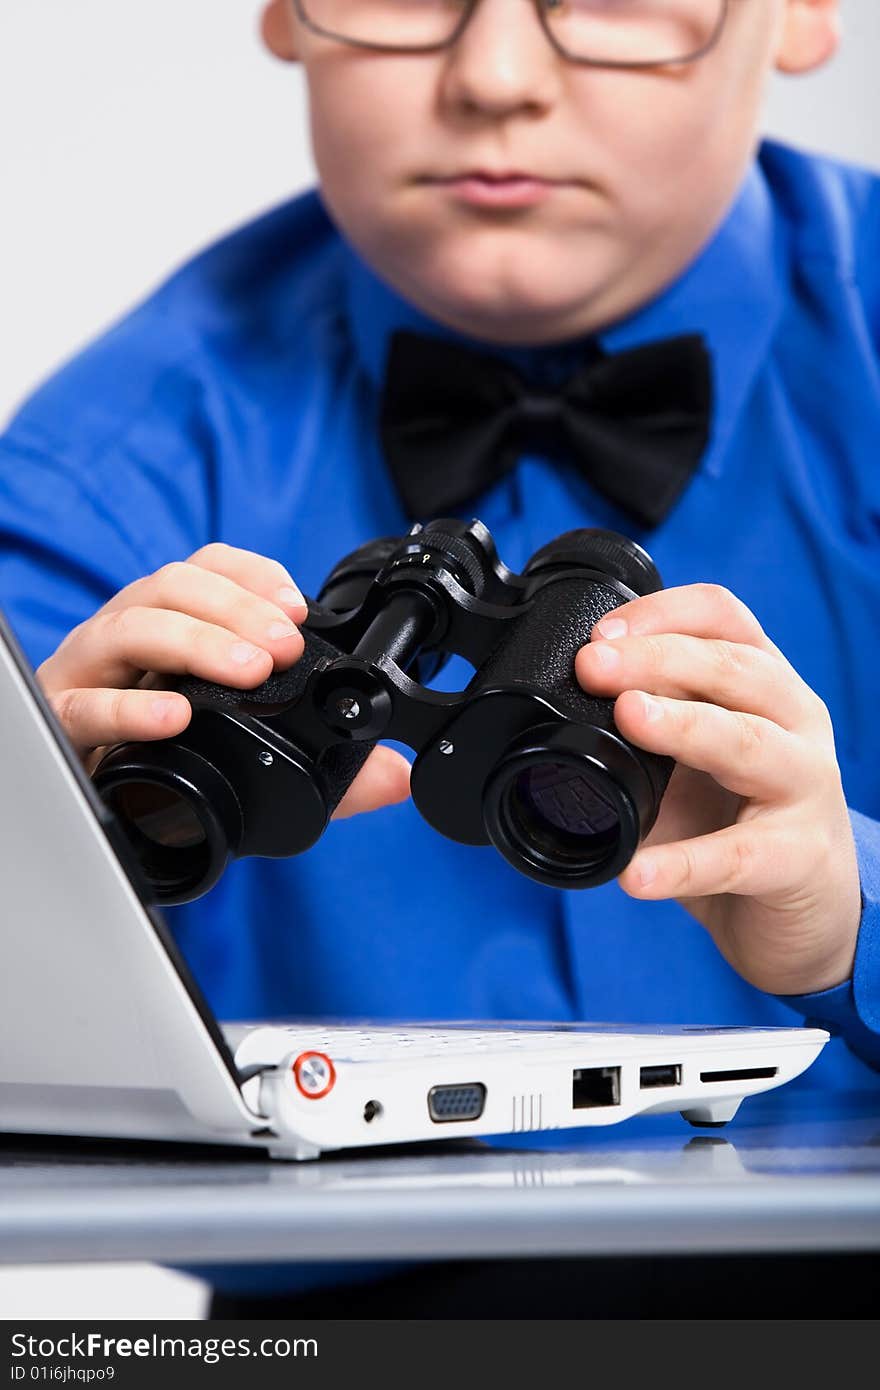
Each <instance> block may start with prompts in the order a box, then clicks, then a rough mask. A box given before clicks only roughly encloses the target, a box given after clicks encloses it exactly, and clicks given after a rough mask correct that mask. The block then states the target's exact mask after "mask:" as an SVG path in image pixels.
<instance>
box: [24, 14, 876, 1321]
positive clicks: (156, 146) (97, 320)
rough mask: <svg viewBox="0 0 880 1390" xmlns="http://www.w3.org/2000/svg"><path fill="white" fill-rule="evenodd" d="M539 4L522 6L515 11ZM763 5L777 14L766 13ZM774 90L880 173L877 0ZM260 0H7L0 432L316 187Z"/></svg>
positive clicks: (49, 1285) (74, 1309) (66, 1287)
mask: <svg viewBox="0 0 880 1390" xmlns="http://www.w3.org/2000/svg"><path fill="white" fill-rule="evenodd" d="M523 2H524V0H511V5H514V4H516V3H523ZM751 3H755V4H761V3H764V0H751ZM842 6H843V13H844V19H845V23H846V36H845V40H844V45H843V49H842V51H841V54H840V56H839V57H838V58H837V59H836V60H835V62H834V63H833V64H832V65H831V66H830V67H829V68H827V69H826V70H825V71H824V72H822V73H820V74H817V75H814V76H810V77H807V78H782V77H778V78H776V79H774V82H773V85H772V88H771V92H770V97H769V103H768V108H767V112H766V121H765V129H766V130H767V131H768V133H771V134H773V135H776V136H778V137H780V138H783V139H786V140H790V141H792V142H793V143H796V144H799V145H802V146H805V147H807V148H811V149H815V150H822V151H826V152H829V153H831V154H836V155H840V156H841V157H843V158H846V159H850V160H853V161H856V162H858V163H862V164H869V165H871V166H873V167H874V168H877V169H880V119H878V117H880V109H878V107H880V103H878V101H877V72H878V66H880V0H842ZM258 14H259V5H258V3H257V0H136V2H135V0H0V180H2V182H0V190H2V191H0V209H2V211H0V422H2V421H3V420H4V419H5V418H6V417H7V416H8V414H9V413H10V412H11V410H12V409H13V408H14V406H15V405H16V403H17V402H18V401H20V400H21V399H22V398H23V397H24V396H25V395H26V394H27V392H29V391H30V390H31V389H32V387H33V386H34V385H35V384H36V383H37V382H38V381H39V380H40V379H41V378H43V377H44V376H46V375H47V374H48V373H49V372H50V371H51V370H52V369H53V368H54V367H55V366H57V365H58V364H59V363H60V362H61V361H62V360H63V359H64V358H65V357H66V356H69V355H70V354H71V353H72V352H74V351H75V350H76V349H77V348H78V347H80V346H81V345H82V344H83V343H85V342H86V341H87V340H88V339H89V338H90V337H92V336H93V335H94V334H95V333H97V332H98V331H99V330H100V329H102V328H103V327H105V326H106V325H107V324H108V323H109V322H111V321H112V320H113V319H114V318H115V317H117V316H118V315H120V314H121V313H123V312H124V311H125V309H127V308H128V307H129V306H130V305H132V304H133V303H134V302H136V301H137V300H138V299H139V298H141V297H142V296H143V295H145V294H146V293H148V292H149V290H150V289H151V288H152V287H153V286H154V285H155V284H156V283H157V282H158V281H159V280H160V279H161V278H163V277H164V276H165V275H166V274H167V273H168V272H169V271H170V270H171V269H173V268H174V267H175V266H176V265H178V264H179V263H180V262H181V261H183V260H185V259H186V258H187V257H188V256H189V255H190V254H191V253H192V252H193V251H195V250H196V249H198V248H199V247H201V246H203V245H204V244H205V243H207V242H209V241H211V240H213V239H214V238H215V237H216V236H218V235H220V234H221V233H223V232H224V231H226V230H228V229H229V228H231V227H233V226H235V225H237V224H238V223H240V222H243V221H246V220H247V219H248V218H249V217H251V216H253V215H254V214H256V213H257V212H260V211H262V210H264V209H265V208H267V207H269V206H271V205H272V204H274V203H277V202H280V201H281V200H283V199H285V198H287V197H290V196H291V195H292V194H293V193H295V192H298V191H299V190H300V189H302V188H305V187H306V186H308V185H309V184H311V183H312V182H313V181H314V168H313V165H312V161H311V156H310V153H309V143H308V127H307V110H306V103H305V96H304V88H303V83H302V77H301V73H300V70H299V69H298V68H293V67H290V66H288V65H283V64H280V63H277V62H275V61H274V60H273V59H271V58H270V57H269V55H268V54H266V53H265V52H264V51H263V49H262V48H261V46H260V42H259V38H258V33H257V17H258ZM203 1305H204V1294H203V1290H202V1289H201V1287H200V1286H199V1285H198V1284H196V1283H195V1281H194V1280H190V1279H188V1278H185V1277H183V1276H178V1275H173V1274H170V1273H168V1272H166V1271H161V1270H157V1269H151V1268H150V1267H148V1266H130V1267H128V1268H125V1269H121V1268H112V1267H108V1266H100V1265H98V1266H92V1267H90V1268H88V1269H74V1268H71V1269H69V1270H64V1269H52V1270H31V1271H25V1272H22V1271H18V1270H14V1269H7V1270H0V1317H3V1318H11V1317H24V1318H27V1317H42V1318H51V1317H73V1318H78V1317H87V1316H90V1315H96V1314H100V1315H102V1316H103V1317H141V1318H149V1317H199V1316H201V1311H202V1308H203Z"/></svg>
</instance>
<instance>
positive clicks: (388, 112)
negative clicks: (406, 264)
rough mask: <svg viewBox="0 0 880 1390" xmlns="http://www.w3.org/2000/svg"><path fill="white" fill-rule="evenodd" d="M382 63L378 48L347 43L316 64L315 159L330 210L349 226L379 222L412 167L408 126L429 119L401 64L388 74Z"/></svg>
mask: <svg viewBox="0 0 880 1390" xmlns="http://www.w3.org/2000/svg"><path fill="white" fill-rule="evenodd" d="M398 62H399V60H398ZM382 67H383V64H382V60H381V59H377V57H376V56H375V55H368V56H367V57H366V58H365V57H364V56H363V55H359V54H357V53H355V54H353V55H352V54H351V53H347V52H345V51H344V50H336V51H335V52H334V53H333V54H332V55H329V56H328V58H327V60H326V61H325V62H324V63H319V62H313V63H312V64H311V66H310V71H309V116H310V122H311V142H312V150H313V154H314V158H315V164H316V167H317V170H318V175H319V179H320V183H321V187H322V192H323V194H324V196H325V198H326V201H327V203H328V205H329V207H330V209H331V211H333V212H334V214H336V216H337V219H338V220H339V221H341V222H342V223H343V225H346V226H348V227H351V226H352V225H353V226H354V227H355V228H357V227H359V226H363V227H364V228H365V229H366V228H368V227H369V226H370V225H371V224H372V223H373V221H374V220H375V218H376V217H377V215H378V211H379V209H380V208H381V207H382V206H383V204H384V203H385V202H386V200H387V198H388V194H389V190H390V189H391V188H392V187H393V185H394V183H395V181H396V180H397V179H399V177H400V170H401V169H402V168H405V167H406V161H407V140H408V136H407V132H413V131H415V130H417V129H422V128H423V125H424V115H423V113H422V114H419V94H418V93H417V92H413V91H412V90H411V84H408V83H406V82H403V81H402V80H401V73H400V70H399V66H398V67H397V68H395V69H394V71H393V72H392V71H389V72H388V73H387V74H385V75H383V72H382ZM383 94H384V95H383ZM421 106H422V107H423V106H424V94H422V97H421ZM409 138H410V140H411V139H412V137H411V136H410V137H409ZM419 153H421V154H422V155H423V154H424V151H418V150H417V151H416V154H417V155H418V154H419Z"/></svg>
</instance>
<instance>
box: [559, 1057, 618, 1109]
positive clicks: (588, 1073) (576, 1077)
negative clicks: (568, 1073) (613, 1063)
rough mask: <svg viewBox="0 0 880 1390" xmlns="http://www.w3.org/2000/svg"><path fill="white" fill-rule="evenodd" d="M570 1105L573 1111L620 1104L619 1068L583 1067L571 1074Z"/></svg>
mask: <svg viewBox="0 0 880 1390" xmlns="http://www.w3.org/2000/svg"><path fill="white" fill-rule="evenodd" d="M571 1083H572V1084H571V1103H572V1106H573V1107H574V1109H575V1110H596V1109H599V1108H600V1107H603V1106H608V1105H619V1104H620V1067H583V1068H578V1069H576V1070H575V1071H574V1072H572V1078H571Z"/></svg>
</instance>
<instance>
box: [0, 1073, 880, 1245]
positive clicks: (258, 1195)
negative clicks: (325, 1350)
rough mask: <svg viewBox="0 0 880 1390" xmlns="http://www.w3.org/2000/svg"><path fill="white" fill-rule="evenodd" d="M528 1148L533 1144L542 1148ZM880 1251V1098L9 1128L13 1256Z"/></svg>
mask: <svg viewBox="0 0 880 1390" xmlns="http://www.w3.org/2000/svg"><path fill="white" fill-rule="evenodd" d="M527 1144H528V1147H527ZM877 1249H880V1094H878V1092H877V1091H874V1092H873V1093H871V1094H867V1093H865V1094H857V1095H847V1096H837V1097H836V1098H834V1100H833V1103H832V1102H831V1101H830V1100H829V1098H828V1097H827V1096H826V1097H821V1096H818V1095H817V1094H811V1093H809V1092H805V1091H796V1090H794V1089H792V1088H786V1089H784V1090H782V1091H780V1092H771V1093H770V1094H768V1095H766V1096H763V1097H756V1098H754V1099H752V1100H751V1101H747V1102H746V1103H745V1104H744V1105H743V1107H742V1109H741V1111H740V1114H739V1116H738V1117H737V1118H736V1120H734V1121H733V1122H732V1124H730V1125H728V1126H727V1127H726V1128H725V1129H723V1130H706V1131H697V1130H695V1129H691V1128H690V1127H688V1126H687V1125H686V1124H685V1123H684V1121H682V1120H681V1119H680V1118H679V1117H678V1116H674V1117H673V1116H666V1117H659V1116H658V1117H653V1118H652V1117H642V1118H640V1119H637V1120H632V1121H627V1122H626V1123H624V1124H622V1125H617V1126H612V1127H609V1128H602V1129H591V1130H581V1131H577V1132H575V1133H574V1134H573V1135H569V1136H568V1137H567V1139H566V1140H565V1141H560V1139H559V1136H558V1135H557V1136H553V1138H552V1140H551V1139H550V1136H547V1141H546V1142H542V1144H541V1147H537V1145H536V1142H535V1136H533V1135H530V1136H528V1137H527V1138H522V1139H519V1140H517V1141H516V1146H515V1147H514V1141H504V1140H499V1141H496V1142H494V1143H493V1145H492V1146H491V1147H490V1146H486V1145H482V1144H479V1145H477V1144H474V1145H472V1146H467V1145H464V1146H462V1145H459V1146H455V1147H451V1146H450V1147H447V1146H440V1147H435V1146H433V1145H431V1146H420V1147H418V1148H409V1149H406V1150H401V1149H397V1150H391V1151H389V1150H385V1151H382V1150H372V1151H370V1152H369V1153H364V1152H363V1151H362V1152H360V1153H357V1154H351V1153H349V1154H346V1155H337V1156H330V1157H326V1158H323V1159H320V1160H318V1161H317V1162H311V1163H304V1164H281V1163H276V1162H273V1161H271V1160H269V1159H266V1158H263V1157H262V1156H261V1155H256V1154H250V1153H248V1154H246V1155H243V1154H241V1153H238V1152H236V1151H234V1150H229V1149H224V1150H222V1151H218V1150H213V1151H212V1150H201V1149H198V1150H196V1149H193V1148H191V1147H190V1148H187V1149H185V1150H180V1149H174V1148H171V1147H167V1146H164V1145H163V1146H158V1145H141V1146H139V1147H135V1146H132V1145H125V1146H123V1145H119V1144H98V1143H90V1142H83V1143H81V1144H78V1143H76V1142H75V1141H57V1142H52V1141H46V1140H42V1139H30V1138H23V1137H21V1136H15V1137H10V1136H7V1137H3V1136H0V1261H5V1262H14V1263H28V1262H35V1263H36V1262H40V1261H56V1260H58V1261H66V1260H76V1261H80V1260H129V1259H132V1260H134V1259H137V1260H156V1261H162V1262H170V1263H184V1264H186V1263H223V1262H227V1261H236V1262H237V1261H248V1262H272V1261H279V1260H288V1261H292V1260H297V1259H303V1260H305V1259H308V1260H316V1259H317V1260H325V1259H333V1260H336V1259H372V1260H375V1259H382V1258H386V1257H387V1258H389V1259H394V1258H401V1257H412V1256H418V1257H423V1258H424V1257H428V1258H433V1257H443V1256H453V1255H454V1256H457V1257H459V1258H461V1257H465V1256H477V1255H480V1256H493V1255H508V1256H525V1255H553V1254H569V1255H571V1254H581V1255H585V1254H622V1253H645V1254H647V1253H661V1252H663V1253H671V1252H676V1251H678V1252H685V1251H694V1252H696V1251H700V1252H709V1251H713V1252H719V1253H721V1252H737V1251H757V1250H763V1251H797V1250H812V1251H832V1250H836V1251H857V1250H862V1251H866V1250H877Z"/></svg>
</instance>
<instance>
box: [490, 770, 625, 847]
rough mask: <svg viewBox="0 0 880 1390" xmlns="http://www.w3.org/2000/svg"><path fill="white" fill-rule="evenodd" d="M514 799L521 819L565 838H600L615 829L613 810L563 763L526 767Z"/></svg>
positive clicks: (518, 779) (586, 782) (594, 790)
mask: <svg viewBox="0 0 880 1390" xmlns="http://www.w3.org/2000/svg"><path fill="white" fill-rule="evenodd" d="M513 796H514V800H515V802H516V803H517V806H518V810H519V813H520V815H521V816H523V815H525V816H528V817H530V818H531V819H533V821H534V822H535V823H536V824H538V825H541V824H545V825H546V826H547V827H548V828H549V829H550V830H562V831H564V832H565V833H566V834H567V835H572V836H576V837H583V836H591V835H602V834H605V832H607V831H609V830H615V829H616V828H617V826H618V815H617V812H616V811H615V810H614V807H613V806H611V805H610V804H609V802H608V801H606V799H605V798H604V797H603V796H602V795H600V793H599V792H598V790H597V789H596V787H595V786H593V785H592V784H591V783H590V782H589V781H588V779H587V778H586V777H585V776H584V774H583V773H582V772H579V771H578V769H577V768H574V767H570V766H567V765H566V764H565V763H538V764H537V765H536V766H534V767H527V768H526V769H525V771H524V772H521V773H520V774H519V776H518V777H517V779H516V782H515V784H514V788H513Z"/></svg>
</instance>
